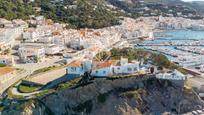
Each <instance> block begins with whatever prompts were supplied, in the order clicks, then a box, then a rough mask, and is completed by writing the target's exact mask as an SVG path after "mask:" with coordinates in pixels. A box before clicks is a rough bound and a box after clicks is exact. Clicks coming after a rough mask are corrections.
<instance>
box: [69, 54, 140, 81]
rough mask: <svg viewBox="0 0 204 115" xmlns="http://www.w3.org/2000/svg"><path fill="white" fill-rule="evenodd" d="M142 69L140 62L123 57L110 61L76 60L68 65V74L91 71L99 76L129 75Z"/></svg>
mask: <svg viewBox="0 0 204 115" xmlns="http://www.w3.org/2000/svg"><path fill="white" fill-rule="evenodd" d="M139 70H140V66H139V62H137V61H132V62H130V63H129V62H128V59H126V58H121V60H108V61H102V62H100V61H90V60H86V61H84V62H83V61H74V62H72V63H71V64H70V65H69V66H68V67H67V74H68V75H73V74H74V75H75V76H76V75H77V76H80V75H83V74H84V73H85V72H87V71H90V72H91V75H92V76H94V77H98V78H103V77H108V76H114V75H128V74H134V73H136V72H138V71H139Z"/></svg>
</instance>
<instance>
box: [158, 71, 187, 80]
mask: <svg viewBox="0 0 204 115" xmlns="http://www.w3.org/2000/svg"><path fill="white" fill-rule="evenodd" d="M156 78H157V79H166V80H178V81H180V80H181V81H184V80H186V75H184V74H182V73H181V72H179V71H178V70H174V71H169V72H167V73H159V74H157V75H156Z"/></svg>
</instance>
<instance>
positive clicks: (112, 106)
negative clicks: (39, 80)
mask: <svg viewBox="0 0 204 115" xmlns="http://www.w3.org/2000/svg"><path fill="white" fill-rule="evenodd" d="M198 107H203V104H202V103H201V102H200V101H199V99H198V98H197V97H196V96H195V94H193V93H192V92H191V91H186V90H184V89H183V87H179V86H176V85H174V84H173V83H172V82H170V81H167V80H157V79H156V78H139V79H138V78H126V79H116V80H106V79H97V80H94V81H93V83H91V84H89V85H86V86H83V87H75V88H72V89H65V90H61V91H57V92H55V93H53V94H51V95H47V96H44V97H41V98H40V99H38V100H35V101H33V103H32V104H31V105H30V106H28V107H26V108H25V109H24V110H23V111H21V112H20V114H22V113H23V114H24V115H39V114H40V113H41V114H45V115H46V114H47V115H50V114H54V115H73V114H75V115H140V114H155V113H161V114H162V113H166V112H168V113H173V114H183V113H186V112H189V111H193V110H195V109H197V108H198Z"/></svg>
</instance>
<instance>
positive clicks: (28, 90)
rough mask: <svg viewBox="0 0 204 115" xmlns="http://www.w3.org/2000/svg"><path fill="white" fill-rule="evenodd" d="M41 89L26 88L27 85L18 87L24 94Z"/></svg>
mask: <svg viewBox="0 0 204 115" xmlns="http://www.w3.org/2000/svg"><path fill="white" fill-rule="evenodd" d="M39 88H40V87H34V86H26V85H20V86H19V87H18V90H19V91H20V92H22V93H31V92H35V91H37V90H38V89H39Z"/></svg>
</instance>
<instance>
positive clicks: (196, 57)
mask: <svg viewBox="0 0 204 115" xmlns="http://www.w3.org/2000/svg"><path fill="white" fill-rule="evenodd" d="M203 36H204V31H191V30H177V31H166V32H155V33H154V39H152V40H146V41H143V42H141V43H138V44H135V47H137V48H143V49H145V50H148V51H154V52H158V53H162V54H164V55H166V56H167V58H168V59H169V60H171V61H172V62H174V63H176V64H178V65H180V66H182V67H184V68H188V69H194V70H195V71H198V72H200V73H201V74H202V73H203V71H202V70H203V65H204V37H203Z"/></svg>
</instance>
